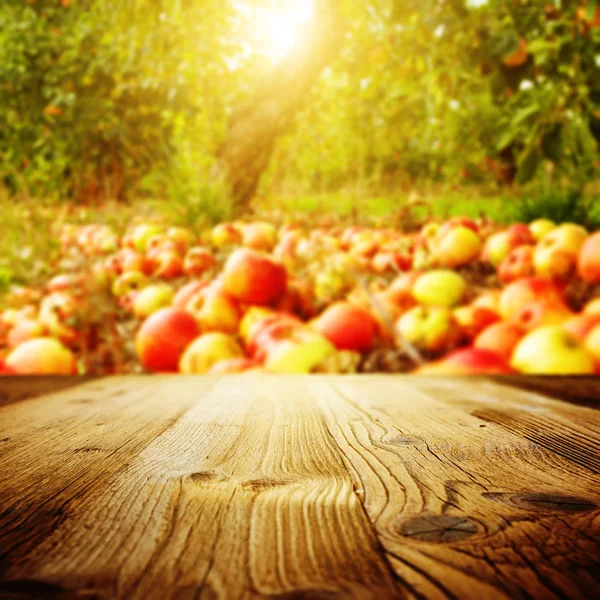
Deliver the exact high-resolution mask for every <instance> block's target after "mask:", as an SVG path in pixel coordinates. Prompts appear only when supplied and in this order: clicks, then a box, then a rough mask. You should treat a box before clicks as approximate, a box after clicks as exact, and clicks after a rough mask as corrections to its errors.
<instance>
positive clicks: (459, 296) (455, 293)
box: [412, 269, 467, 307]
mask: <svg viewBox="0 0 600 600" xmlns="http://www.w3.org/2000/svg"><path fill="white" fill-rule="evenodd" d="M466 291H467V284H466V282H465V280H464V279H463V278H462V277H461V276H460V275H459V274H458V273H455V272H454V271H450V270H447V269H435V270H433V271H428V272H426V273H423V275H421V276H420V277H419V278H418V279H417V281H416V283H415V284H414V286H413V288H412V293H413V296H414V297H415V299H416V300H417V302H418V303H419V304H423V305H428V306H448V307H452V306H457V305H458V304H460V302H461V300H463V298H464V296H465V293H466Z"/></svg>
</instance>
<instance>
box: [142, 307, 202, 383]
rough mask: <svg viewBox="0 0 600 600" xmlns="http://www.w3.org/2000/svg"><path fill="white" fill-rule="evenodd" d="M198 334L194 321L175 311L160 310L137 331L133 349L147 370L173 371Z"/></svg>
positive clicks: (181, 312) (183, 313) (188, 315)
mask: <svg viewBox="0 0 600 600" xmlns="http://www.w3.org/2000/svg"><path fill="white" fill-rule="evenodd" d="M199 335H200V327H199V325H198V323H196V319H194V317H193V316H192V315H190V314H189V313H187V312H185V311H183V310H178V309H175V308H161V309H160V310H158V311H157V312H155V313H154V314H153V315H151V316H150V317H148V319H146V321H144V323H143V324H142V326H141V327H140V328H139V330H138V332H137V335H136V338H135V348H136V352H137V354H138V357H139V359H140V362H141V363H142V365H143V366H144V367H145V368H146V369H148V370H149V371H158V372H175V371H177V369H178V366H179V359H180V358H181V355H182V354H183V351H184V350H185V349H186V347H187V346H188V345H189V344H190V343H191V342H192V341H193V340H194V339H196V338H197V337H198V336H199Z"/></svg>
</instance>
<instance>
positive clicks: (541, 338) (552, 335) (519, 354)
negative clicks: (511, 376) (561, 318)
mask: <svg viewBox="0 0 600 600" xmlns="http://www.w3.org/2000/svg"><path fill="white" fill-rule="evenodd" d="M511 366H512V367H513V368H515V369H516V370H517V371H520V372H521V373H526V374H540V375H543V374H547V375H577V374H593V373H594V360H593V358H592V355H591V353H590V352H589V351H588V350H587V349H586V348H585V346H584V345H583V343H581V342H580V341H579V340H578V339H577V338H576V337H574V336H572V335H571V334H569V333H567V332H566V331H564V329H563V328H562V327H560V326H558V325H546V326H544V327H540V328H538V329H534V330H533V331H530V332H529V333H528V334H527V335H525V337H523V339H522V340H521V341H520V342H519V343H518V344H517V346H516V348H515V350H514V352H513V355H512V358H511Z"/></svg>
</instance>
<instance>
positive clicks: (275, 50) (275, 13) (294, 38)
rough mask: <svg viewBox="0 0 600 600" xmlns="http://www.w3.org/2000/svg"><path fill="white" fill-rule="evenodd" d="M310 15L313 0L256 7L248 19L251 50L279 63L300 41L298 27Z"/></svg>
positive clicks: (280, 2) (278, 2)
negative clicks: (250, 30)
mask: <svg viewBox="0 0 600 600" xmlns="http://www.w3.org/2000/svg"><path fill="white" fill-rule="evenodd" d="M312 13H313V2H312V0H279V1H275V2H271V3H270V6H269V7H265V8H256V9H255V10H254V11H253V13H252V16H251V19H250V22H251V29H252V33H251V42H250V43H251V45H252V47H253V48H254V49H255V51H256V52H260V53H261V54H264V55H266V56H267V57H269V58H270V59H271V60H272V61H273V62H278V61H280V60H281V59H282V58H283V57H284V56H285V55H286V54H288V53H289V52H290V51H291V50H292V49H293V48H294V47H295V46H296V44H297V43H298V42H299V39H300V27H301V26H302V25H305V24H306V23H308V21H310V19H311V17H312Z"/></svg>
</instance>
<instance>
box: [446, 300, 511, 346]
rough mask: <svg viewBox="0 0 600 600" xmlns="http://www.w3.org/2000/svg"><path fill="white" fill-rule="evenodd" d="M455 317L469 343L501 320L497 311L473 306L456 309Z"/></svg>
mask: <svg viewBox="0 0 600 600" xmlns="http://www.w3.org/2000/svg"><path fill="white" fill-rule="evenodd" d="M453 315H454V318H455V319H456V320H457V321H458V324H459V325H460V327H461V329H462V332H463V336H464V337H465V338H466V339H467V340H468V341H469V342H470V341H472V340H473V339H474V338H475V337H477V336H478V335H479V334H480V333H481V332H482V331H483V330H484V329H486V328H487V327H489V326H490V325H492V324H493V323H497V322H498V321H499V320H500V315H499V314H498V313H497V312H496V311H494V310H491V309H490V308H486V307H483V306H475V305H473V304H469V305H467V306H460V307H459V308H455V309H454V310H453Z"/></svg>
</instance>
